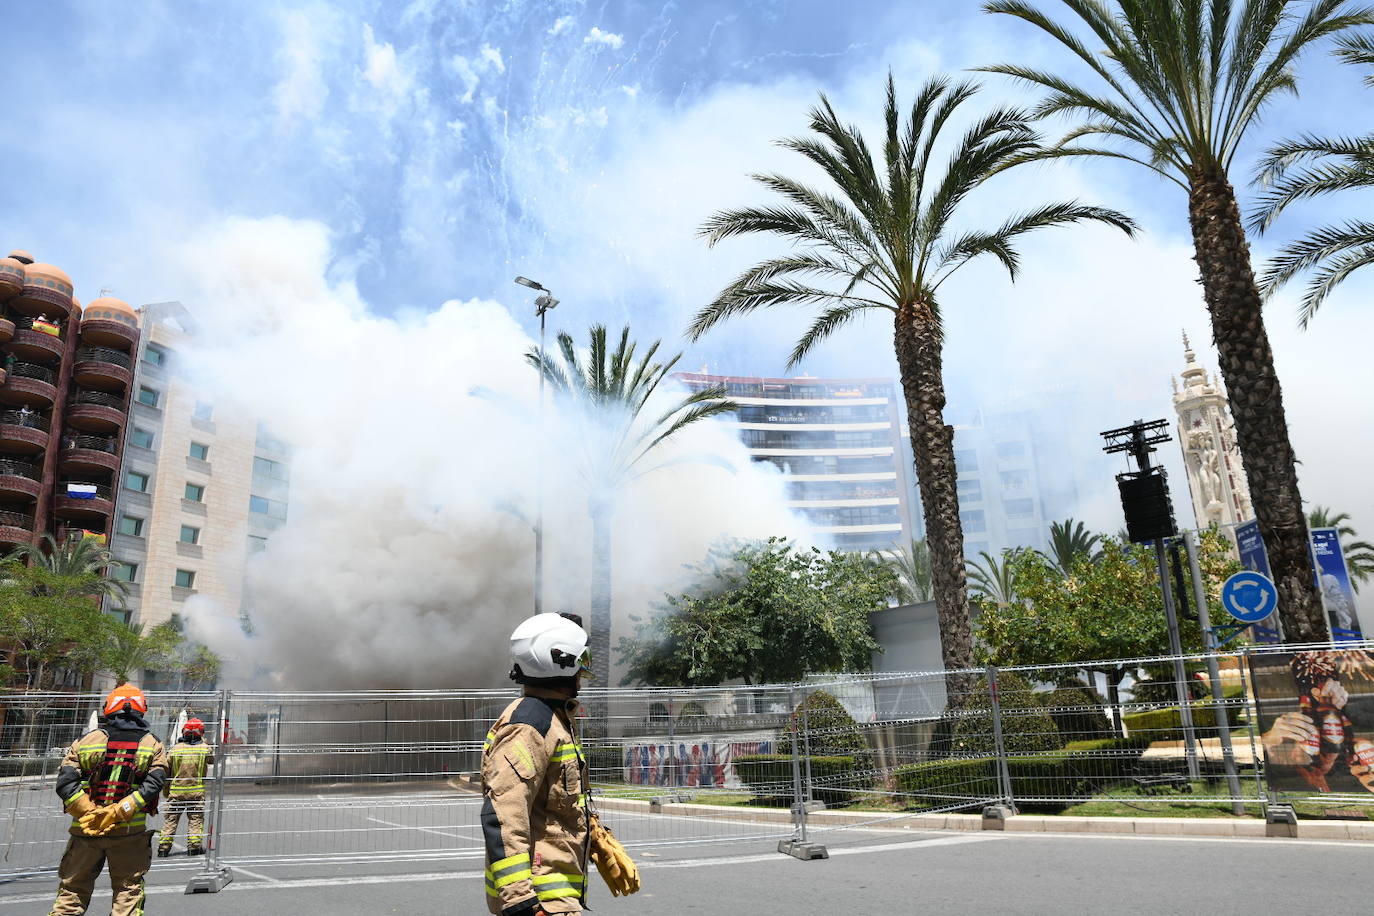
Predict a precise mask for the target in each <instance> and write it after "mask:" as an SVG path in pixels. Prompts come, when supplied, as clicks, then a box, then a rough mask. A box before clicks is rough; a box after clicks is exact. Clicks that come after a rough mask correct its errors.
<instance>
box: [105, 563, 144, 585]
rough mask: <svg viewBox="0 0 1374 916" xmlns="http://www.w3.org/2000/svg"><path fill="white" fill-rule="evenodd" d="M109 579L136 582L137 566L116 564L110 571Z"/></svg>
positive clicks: (134, 564) (133, 564)
mask: <svg viewBox="0 0 1374 916" xmlns="http://www.w3.org/2000/svg"><path fill="white" fill-rule="evenodd" d="M110 578H112V579H118V580H119V581H120V582H137V581H138V564H137V563H124V562H116V563H114V564H113V565H112V568H111V569H110Z"/></svg>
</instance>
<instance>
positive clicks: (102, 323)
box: [81, 303, 138, 351]
mask: <svg viewBox="0 0 1374 916" xmlns="http://www.w3.org/2000/svg"><path fill="white" fill-rule="evenodd" d="M92 304H94V303H92ZM87 308H89V306H87ZM81 343H83V344H85V345H87V346H91V347H113V348H115V349H116V350H126V351H127V350H133V348H134V347H135V346H137V345H138V328H135V327H131V326H129V325H127V324H125V323H124V322H122V321H116V320H114V319H113V318H82V319H81Z"/></svg>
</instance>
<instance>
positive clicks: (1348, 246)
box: [1250, 35, 1374, 328]
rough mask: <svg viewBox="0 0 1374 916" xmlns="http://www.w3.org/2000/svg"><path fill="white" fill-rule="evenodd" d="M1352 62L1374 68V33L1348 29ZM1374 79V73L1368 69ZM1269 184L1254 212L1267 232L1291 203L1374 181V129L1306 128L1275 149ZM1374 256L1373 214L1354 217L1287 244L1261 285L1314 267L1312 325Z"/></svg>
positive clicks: (1271, 285)
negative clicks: (1336, 133)
mask: <svg viewBox="0 0 1374 916" xmlns="http://www.w3.org/2000/svg"><path fill="white" fill-rule="evenodd" d="M1337 53H1338V54H1339V55H1340V56H1341V57H1343V58H1344V59H1345V60H1346V61H1347V62H1348V63H1351V64H1357V65H1362V66H1365V67H1370V68H1374V38H1371V37H1370V36H1367V35H1351V36H1347V37H1346V38H1345V39H1343V40H1342V41H1341V42H1340V49H1339V51H1338V52H1337ZM1365 82H1366V83H1368V84H1369V85H1371V86H1374V74H1371V75H1369V76H1366V77H1365ZM1256 181H1257V183H1259V184H1261V185H1263V186H1265V187H1266V189H1267V190H1266V193H1265V195H1264V196H1263V198H1262V199H1261V201H1260V206H1259V207H1258V208H1257V209H1256V210H1255V212H1254V214H1253V215H1252V216H1251V218H1250V229H1251V231H1253V232H1266V231H1268V230H1269V228H1270V227H1272V226H1273V224H1274V222H1275V221H1276V220H1277V219H1278V217H1279V215H1280V214H1281V213H1283V211H1284V210H1286V209H1288V206H1289V205H1290V204H1293V203H1296V202H1298V201H1301V200H1309V199H1312V198H1315V197H1323V196H1325V195H1328V194H1335V193H1338V192H1341V191H1357V190H1360V189H1368V188H1374V134H1365V135H1364V136H1360V137H1317V136H1312V135H1305V136H1302V137H1299V138H1297V139H1296V140H1289V141H1285V142H1283V143H1280V144H1278V145H1277V146H1275V147H1274V148H1273V149H1271V150H1270V151H1269V153H1268V155H1267V156H1266V157H1265V158H1264V160H1263V161H1262V162H1261V163H1260V165H1259V168H1258V170H1257V172H1256ZM1371 264H1374V222H1370V221H1368V220H1361V219H1355V220H1349V221H1348V222H1346V223H1344V224H1343V225H1338V226H1324V227H1322V228H1320V229H1314V230H1313V231H1311V232H1309V233H1308V234H1307V235H1304V236H1303V237H1302V238H1300V239H1298V240H1297V241H1295V242H1292V243H1291V244H1289V245H1287V246H1285V247H1284V248H1283V250H1281V251H1280V252H1279V253H1278V255H1277V256H1275V258H1274V259H1273V260H1272V261H1270V262H1269V263H1268V264H1267V265H1266V266H1265V269H1264V272H1263V273H1262V274H1260V287H1261V289H1263V290H1264V294H1265V296H1271V295H1273V294H1274V292H1276V291H1277V290H1278V289H1280V288H1281V287H1282V286H1284V285H1285V284H1286V283H1288V282H1289V281H1290V280H1292V279H1293V278H1294V277H1296V276H1298V275H1299V274H1304V273H1306V274H1310V279H1309V281H1308V284H1307V288H1306V289H1305V290H1304V291H1303V295H1302V302H1301V304H1300V305H1299V307H1298V323H1299V324H1300V325H1302V327H1304V328H1306V327H1307V326H1308V324H1309V323H1311V321H1312V319H1313V317H1314V316H1315V315H1316V314H1317V310H1318V309H1320V308H1321V306H1322V303H1323V302H1325V301H1326V298H1327V296H1329V295H1330V294H1331V292H1332V291H1333V290H1335V288H1336V287H1337V286H1339V285H1340V284H1341V283H1342V282H1343V281H1344V280H1345V278H1346V277H1349V276H1350V275H1351V274H1353V273H1354V272H1355V271H1357V270H1359V269H1360V268H1362V267H1368V266H1369V265H1371Z"/></svg>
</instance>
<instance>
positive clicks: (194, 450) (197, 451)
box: [191, 442, 210, 461]
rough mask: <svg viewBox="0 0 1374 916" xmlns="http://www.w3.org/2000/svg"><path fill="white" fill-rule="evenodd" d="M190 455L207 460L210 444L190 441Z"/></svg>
mask: <svg viewBox="0 0 1374 916" xmlns="http://www.w3.org/2000/svg"><path fill="white" fill-rule="evenodd" d="M191 457H192V458H194V459H196V460H197V461H209V460H210V446H208V445H206V444H204V443H203V442H192V443H191Z"/></svg>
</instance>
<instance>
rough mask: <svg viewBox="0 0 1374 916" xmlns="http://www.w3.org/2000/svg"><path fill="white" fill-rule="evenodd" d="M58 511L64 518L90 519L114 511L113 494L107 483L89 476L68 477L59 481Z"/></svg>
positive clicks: (56, 507) (56, 506) (56, 508)
mask: <svg viewBox="0 0 1374 916" xmlns="http://www.w3.org/2000/svg"><path fill="white" fill-rule="evenodd" d="M54 508H55V510H56V513H57V514H58V515H59V516H61V517H63V518H76V519H88V518H92V517H94V516H108V515H110V514H111V513H112V512H114V502H113V496H112V493H111V491H110V487H109V486H108V485H106V484H98V483H93V482H91V480H90V479H89V478H86V479H82V478H80V477H68V478H64V479H63V480H60V481H58V483H57V501H56V505H55V507H54Z"/></svg>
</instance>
